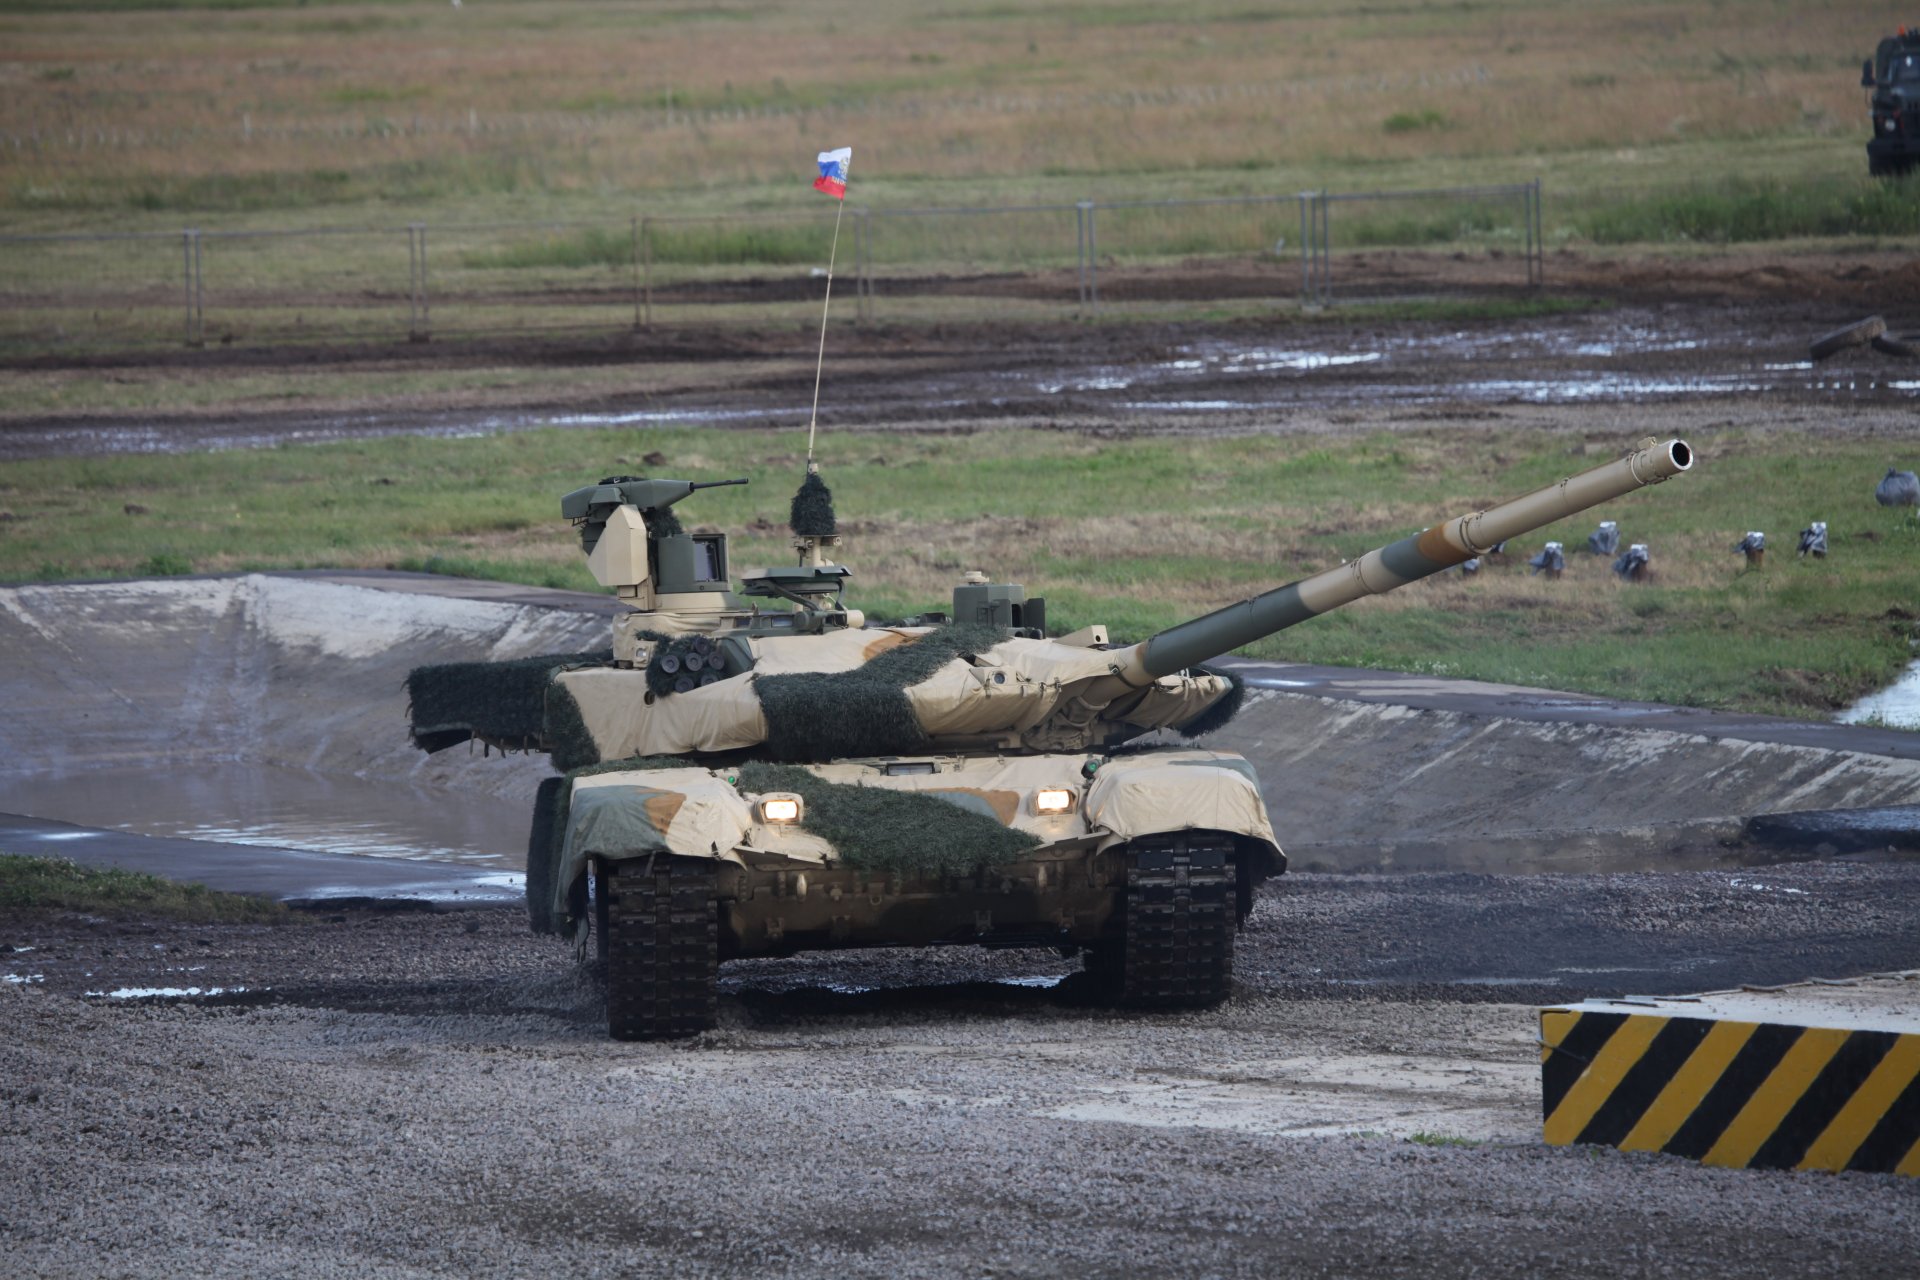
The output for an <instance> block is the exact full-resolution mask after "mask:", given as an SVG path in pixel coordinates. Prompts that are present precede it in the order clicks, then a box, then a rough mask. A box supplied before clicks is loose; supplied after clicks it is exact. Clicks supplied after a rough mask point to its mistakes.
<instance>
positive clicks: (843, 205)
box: [807, 160, 853, 472]
mask: <svg viewBox="0 0 1920 1280" xmlns="http://www.w3.org/2000/svg"><path fill="white" fill-rule="evenodd" d="M852 172H853V161H852V160H848V161H847V170H846V173H845V174H842V175H841V178H842V181H844V180H845V179H846V177H847V176H849V175H851V174H852ZM839 206H840V207H839V208H837V209H835V210H834V212H833V244H832V246H831V247H829V248H828V250H827V296H826V300H825V301H823V302H822V303H821V304H820V352H819V354H818V355H816V356H815V357H814V361H813V412H812V413H811V414H810V415H809V416H808V418H807V470H808V472H812V471H813V470H814V469H815V468H814V464H813V431H814V427H815V426H816V425H817V424H818V423H819V421H820V370H821V368H822V367H823V366H824V365H825V364H826V361H827V309H828V308H829V307H831V306H832V305H833V259H834V255H835V254H837V253H838V252H839V251H840V215H842V214H844V213H845V212H846V211H847V197H846V196H845V195H844V194H843V195H841V197H840V200H839Z"/></svg>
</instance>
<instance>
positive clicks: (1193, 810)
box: [1086, 751, 1286, 878]
mask: <svg viewBox="0 0 1920 1280" xmlns="http://www.w3.org/2000/svg"><path fill="white" fill-rule="evenodd" d="M1086 816H1087V822H1088V823H1089V825H1092V826H1095V827H1104V828H1105V829H1106V830H1108V831H1110V832H1112V833H1113V836H1114V839H1113V841H1112V843H1115V844H1118V843H1121V842H1123V841H1126V840H1132V839H1134V838H1136V837H1138V836H1145V835H1151V834H1154V833H1157V832H1165V831H1184V830H1188V829H1193V828H1199V829H1202V830H1207V831H1225V832H1228V833H1230V834H1233V835H1236V836H1240V837H1242V838H1243V839H1244V840H1246V841H1249V842H1251V843H1252V844H1254V845H1256V846H1258V847H1259V848H1260V849H1261V850H1262V851H1263V853H1264V855H1265V856H1264V858H1263V861H1264V862H1265V863H1266V865H1265V866H1263V867H1260V868H1256V872H1257V873H1258V875H1259V876H1260V878H1265V876H1267V875H1273V874H1277V873H1279V872H1280V871H1281V870H1283V869H1284V868H1285V867H1286V856H1285V855H1284V854H1282V853H1281V851H1280V843H1279V841H1278V840H1276V839H1275V838H1274V834H1273V825H1272V823H1271V822H1270V821H1269V820H1268V818H1267V806H1266V802H1265V801H1264V800H1263V799H1261V796H1260V783H1259V779H1258V777H1257V775H1256V774H1255V773H1254V769H1253V766H1252V765H1251V764H1250V763H1248V762H1247V760H1246V759H1245V758H1244V757H1241V756H1236V755H1231V754H1229V753H1226V752H1220V751H1151V752H1141V753H1139V754H1137V755H1121V756H1116V757H1114V758H1112V759H1110V760H1108V761H1107V762H1106V763H1105V764H1103V765H1102V766H1101V767H1100V771H1099V772H1098V773H1096V774H1095V775H1094V778H1093V782H1092V783H1091V785H1089V786H1088V788H1087V798H1086Z"/></svg>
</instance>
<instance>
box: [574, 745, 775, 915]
mask: <svg viewBox="0 0 1920 1280" xmlns="http://www.w3.org/2000/svg"><path fill="white" fill-rule="evenodd" d="M752 825H753V811H752V808H751V806H749V805H748V804H747V802H746V801H745V800H744V799H742V798H741V796H740V793H739V792H738V791H736V790H734V788H733V787H732V786H731V785H730V784H729V783H728V782H727V781H726V779H725V778H723V777H721V776H719V775H718V774H716V773H714V772H713V771H712V770H710V769H639V770H633V771H631V772H627V771H620V772H613V773H598V774H591V775H588V776H584V777H579V778H575V779H574V781H573V791H572V795H571V797H570V801H569V804H568V808H567V817H566V830H565V832H564V834H563V837H562V841H561V846H560V861H559V866H558V867H557V868H556V870H555V875H554V877H553V894H554V905H553V910H554V918H555V919H556V920H557V919H564V918H565V917H567V916H569V915H571V914H573V913H572V910H571V907H570V904H571V900H572V898H571V895H572V893H573V886H574V885H575V884H576V883H577V882H578V881H579V880H580V878H581V877H582V876H583V875H585V874H586V870H587V864H588V862H589V861H590V860H591V859H594V858H609V859H615V860H621V859H626V858H638V857H645V856H646V855H647V854H650V853H672V854H679V855H680V856H682V857H688V858H708V859H711V860H713V861H715V862H730V863H736V864H738V863H739V862H740V855H739V854H738V852H736V847H737V846H738V845H739V844H740V843H741V840H742V837H744V836H745V835H746V833H747V830H748V829H749V828H750V827H751V826H752Z"/></svg>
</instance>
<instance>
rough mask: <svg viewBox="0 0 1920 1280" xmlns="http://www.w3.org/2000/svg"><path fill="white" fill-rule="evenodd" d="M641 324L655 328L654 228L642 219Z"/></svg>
mask: <svg viewBox="0 0 1920 1280" xmlns="http://www.w3.org/2000/svg"><path fill="white" fill-rule="evenodd" d="M640 317H641V319H640V323H641V324H643V325H645V326H646V327H647V328H649V329H651V328H652V327H653V226H652V224H651V223H650V222H649V221H648V219H647V218H645V217H642V218H641V219H640Z"/></svg>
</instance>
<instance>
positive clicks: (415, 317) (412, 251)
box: [407, 222, 420, 337]
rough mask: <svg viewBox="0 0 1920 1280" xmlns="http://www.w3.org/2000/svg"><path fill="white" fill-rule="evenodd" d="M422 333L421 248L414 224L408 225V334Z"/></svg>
mask: <svg viewBox="0 0 1920 1280" xmlns="http://www.w3.org/2000/svg"><path fill="white" fill-rule="evenodd" d="M418 332H420V246H419V245H417V244H415V243H414V239H413V224H412V223H411V222H409V223H408V224H407V334H408V336H409V337H411V336H412V335H413V334H416V333H418Z"/></svg>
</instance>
